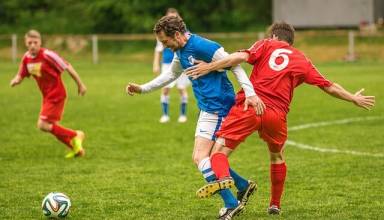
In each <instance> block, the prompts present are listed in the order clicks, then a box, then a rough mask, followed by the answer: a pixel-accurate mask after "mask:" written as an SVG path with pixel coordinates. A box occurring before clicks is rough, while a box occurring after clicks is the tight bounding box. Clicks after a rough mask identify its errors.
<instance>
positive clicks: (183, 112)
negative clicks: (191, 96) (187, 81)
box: [177, 88, 188, 123]
mask: <svg viewBox="0 0 384 220" xmlns="http://www.w3.org/2000/svg"><path fill="white" fill-rule="evenodd" d="M179 93H180V115H179V118H178V120H177V121H178V122H179V123H185V122H187V104H188V92H187V89H186V88H182V89H179Z"/></svg>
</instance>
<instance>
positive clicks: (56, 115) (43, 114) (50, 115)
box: [40, 99, 65, 123]
mask: <svg viewBox="0 0 384 220" xmlns="http://www.w3.org/2000/svg"><path fill="white" fill-rule="evenodd" d="M64 105H65V99H62V100H58V101H56V100H55V101H51V100H45V99H44V100H43V104H42V105H41V111H40V119H41V120H43V121H47V122H51V123H55V122H57V121H60V120H61V116H62V115H63V112H64Z"/></svg>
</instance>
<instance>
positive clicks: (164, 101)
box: [160, 95, 169, 115]
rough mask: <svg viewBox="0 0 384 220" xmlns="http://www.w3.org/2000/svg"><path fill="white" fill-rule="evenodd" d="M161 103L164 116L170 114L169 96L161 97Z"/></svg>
mask: <svg viewBox="0 0 384 220" xmlns="http://www.w3.org/2000/svg"><path fill="white" fill-rule="evenodd" d="M160 101H161V110H162V111H163V115H168V114H169V110H168V109H169V96H168V95H161V97H160Z"/></svg>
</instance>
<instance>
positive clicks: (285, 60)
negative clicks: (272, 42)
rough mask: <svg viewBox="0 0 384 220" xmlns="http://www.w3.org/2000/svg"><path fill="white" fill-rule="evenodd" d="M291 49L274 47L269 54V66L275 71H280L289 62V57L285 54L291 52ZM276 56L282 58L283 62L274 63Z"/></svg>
mask: <svg viewBox="0 0 384 220" xmlns="http://www.w3.org/2000/svg"><path fill="white" fill-rule="evenodd" d="M291 53H292V51H290V50H287V49H276V50H274V51H273V53H272V54H271V57H270V58H269V67H271V69H273V70H275V71H280V70H282V69H284V68H285V67H287V66H288V63H289V57H288V55H287V54H291ZM278 57H281V58H283V62H282V63H280V64H276V59H277V58H278Z"/></svg>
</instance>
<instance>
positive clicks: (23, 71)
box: [9, 57, 28, 87]
mask: <svg viewBox="0 0 384 220" xmlns="http://www.w3.org/2000/svg"><path fill="white" fill-rule="evenodd" d="M26 76H28V71H27V66H26V64H25V60H24V57H23V59H22V61H21V62H20V65H19V70H18V72H17V74H16V75H15V76H14V77H13V79H12V80H11V82H10V83H9V85H10V86H11V87H14V86H16V85H19V84H20V83H21V82H22V81H23V79H24V78H25V77H26Z"/></svg>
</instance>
